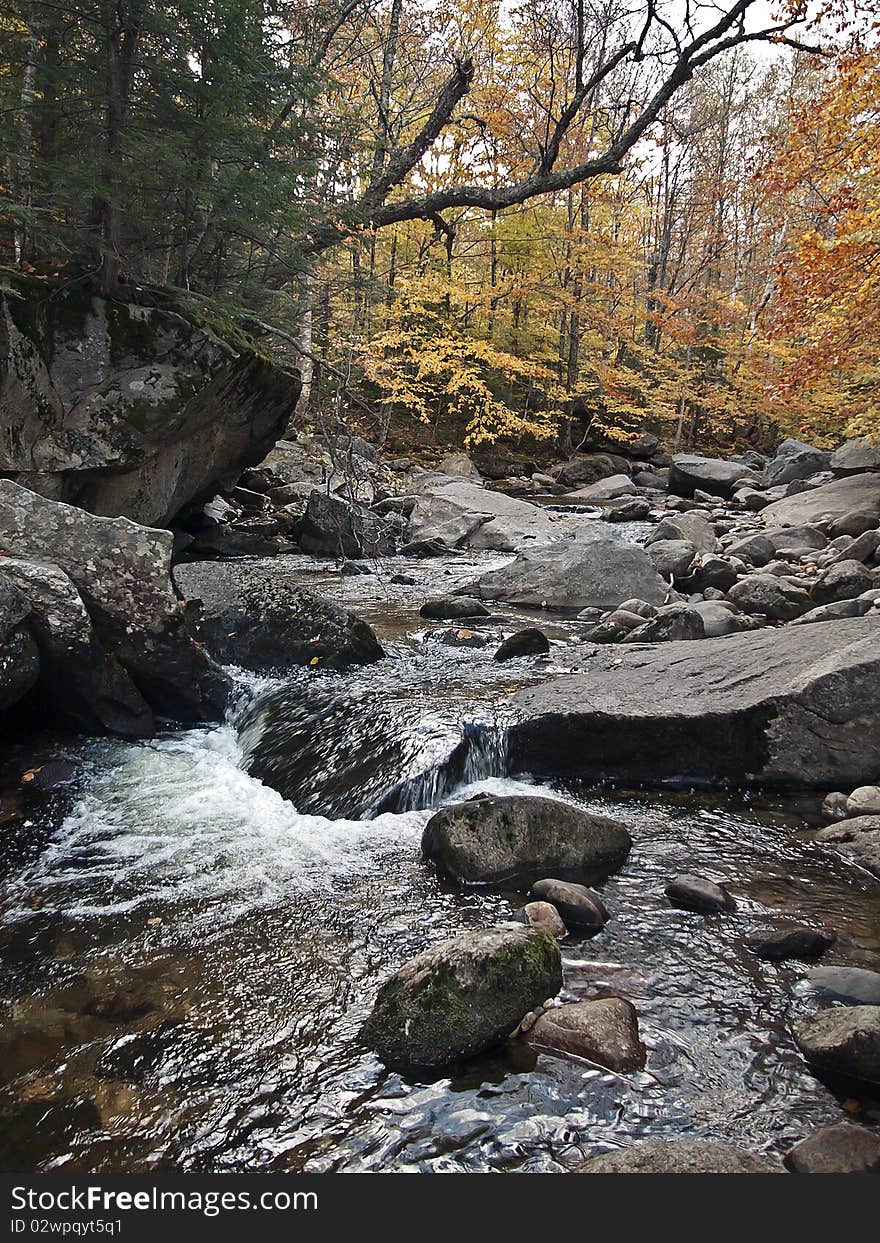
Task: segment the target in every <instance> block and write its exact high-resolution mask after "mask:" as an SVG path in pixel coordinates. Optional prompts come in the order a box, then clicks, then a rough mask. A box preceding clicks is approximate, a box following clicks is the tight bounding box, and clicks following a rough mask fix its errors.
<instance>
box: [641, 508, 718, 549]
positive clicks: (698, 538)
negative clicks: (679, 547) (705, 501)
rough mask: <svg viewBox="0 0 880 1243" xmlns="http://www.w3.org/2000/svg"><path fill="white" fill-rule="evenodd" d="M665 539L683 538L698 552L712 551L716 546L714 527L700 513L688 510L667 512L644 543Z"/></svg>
mask: <svg viewBox="0 0 880 1243" xmlns="http://www.w3.org/2000/svg"><path fill="white" fill-rule="evenodd" d="M665 540H685V541H687V543H689V544H693V546H694V548H696V550H697V552H699V553H712V552H714V551H715V550H716V548H717V547H718V540H717V538H716V535H715V529H714V527H713V526H712V524H711V522H709V521H708V519H706V518H705V517H704V516H703V515H702V514H698V513H695V512H693V511H690V512H689V513H683V514H667V515H666V517H665V518H663V519H662V520H661V521H660V522H658V524H657V526H656V527H655V528H654V530H653V531H652V532H651V534H650V535H649V536H648V538H647V540H645V543H646V544H648V545H650V544H656V543H659V542H661V541H665Z"/></svg>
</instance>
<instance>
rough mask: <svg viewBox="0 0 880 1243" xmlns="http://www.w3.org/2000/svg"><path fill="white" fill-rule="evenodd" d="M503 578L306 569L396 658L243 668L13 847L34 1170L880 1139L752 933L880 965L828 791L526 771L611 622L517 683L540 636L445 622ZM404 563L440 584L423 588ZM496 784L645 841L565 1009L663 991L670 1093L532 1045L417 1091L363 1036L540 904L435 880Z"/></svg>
mask: <svg viewBox="0 0 880 1243" xmlns="http://www.w3.org/2000/svg"><path fill="white" fill-rule="evenodd" d="M630 534H631V535H634V536H635V535H638V534H639V532H638V531H632V532H631V533H630ZM502 560H504V558H499V557H491V556H488V555H482V556H478V555H473V556H471V555H467V556H461V557H458V558H450V559H448V560H440V561H430V562H421V563H411V564H409V565H404V564H401V563H400V562H394V563H393V564H391V563H387V564H385V565H379V566H377V567H375V568H376V570H377V571H378V572H377V573H375V574H372V575H369V576H367V575H365V576H362V577H361V576H359V577H340V576H339V575H338V574H337V573H336V572H335V571H333V570H332V569H328V568H327V567H326V565H325V566H324V567H323V568H322V567H321V565H320V563H316V562H310V561H307V560H305V559H298V558H289V559H284V560H283V561H282V560H279V561H277V562H276V563H275V565H276V567H277V569H278V572H279V573H285V574H290V575H292V576H293V577H294V578H295V579H296V580H297V581H302V582H307V583H309V584H310V585H313V586H315V587H316V588H318V589H319V590H325V591H327V593H328V594H330V595H331V596H332V597H333V598H335V599H337V600H339V601H340V602H342V603H346V604H349V605H350V606H351V607H353V608H355V609H356V610H357V611H359V612H360V613H361V614H362V615H363V616H365V617H366V618H367V620H369V621H370V622H371V623H372V624H373V625H374V626H375V628H376V629H377V631H378V632H379V633H380V636H381V638H382V641H383V644H384V645H385V647H386V650H387V652H388V656H387V658H386V660H384V661H382V662H380V663H379V664H376V665H373V666H369V667H365V668H361V669H355V670H351V671H349V672H347V673H344V674H330V673H316V672H315V671H311V670H297V671H294V672H293V673H292V674H290V675H288V676H285V677H278V678H255V677H253V676H252V675H250V676H248V675H244V674H241V673H239V675H238V685H239V692H238V697H237V702H236V705H235V708H234V709H233V711H232V712H231V714H230V718H229V720H228V721H227V722H226V723H225V724H223V725H222V726H219V727H216V728H210V729H208V728H206V729H193V730H188V731H185V732H173V733H170V732H169V733H167V734H166V735H164V736H162V737H159V738H157V739H155V740H153V741H150V742H145V743H137V744H127V743H119V742H112V741H106V740H105V741H100V742H93V743H89V744H85V745H81V746H80V748H79V756H78V758H79V759H80V760H81V761H82V768H81V770H80V775H79V778H78V780H77V783H76V785H75V787H74V788H73V789H72V790H70V791H66V792H64V791H62V792H61V793H58V794H53V795H51V796H46V797H44V798H43V799H42V800H40V799H37V798H34V799H32V800H30V801H29V802H28V804H27V807H26V809H25V814H26V815H27V820H26V821H24V822H23V821H22V820H21V819H16V818H15V817H14V816H13V817H12V818H11V819H8V820H7V822H6V823H5V825H3V826H2V830H0V831H2V834H3V836H2V838H0V860H2V881H3V885H2V927H0V944H2V950H3V962H2V979H3V985H4V987H3V996H4V998H6V999H7V1000H6V1003H5V1004H4V1006H3V1010H2V1015H0V1076H2V1080H3V1083H2V1098H0V1158H2V1168H5V1169H20V1170H33V1169H66V1170H69V1171H74V1170H75V1171H109V1170H118V1171H134V1170H150V1169H182V1170H206V1171H207V1170H211V1171H224V1170H229V1171H241V1170H267V1171H270V1170H271V1171H299V1170H308V1171H325V1170H342V1171H359V1170H395V1171H401V1170H430V1171H446V1170H473V1171H480V1170H519V1171H563V1170H566V1169H569V1168H571V1167H573V1166H574V1165H576V1164H577V1163H578V1162H579V1161H580V1160H581V1159H583V1157H584V1156H585V1155H586V1154H588V1153H591V1152H595V1151H599V1150H602V1149H606V1148H610V1147H615V1146H620V1145H623V1144H627V1143H630V1142H632V1141H633V1140H635V1139H638V1138H642V1137H645V1136H660V1135H662V1136H675V1135H680V1134H683V1133H690V1134H697V1135H704V1136H716V1137H719V1138H725V1139H734V1140H739V1141H741V1142H742V1143H743V1144H744V1145H746V1146H748V1147H751V1148H754V1149H769V1150H771V1151H783V1150H785V1149H786V1148H787V1147H789V1146H790V1145H791V1143H792V1142H794V1141H795V1140H797V1139H798V1138H800V1137H801V1136H802V1135H804V1134H805V1133H806V1132H807V1131H808V1130H809V1129H810V1128H811V1127H813V1126H815V1125H819V1124H824V1123H829V1122H835V1121H840V1120H841V1119H843V1118H845V1117H847V1116H853V1117H857V1118H860V1119H861V1120H862V1121H867V1122H869V1123H875V1124H876V1122H877V1120H878V1117H880V1109H878V1101H877V1099H876V1098H871V1097H869V1096H864V1095H857V1096H855V1097H853V1098H851V1099H846V1098H845V1097H844V1095H843V1093H842V1092H841V1090H840V1089H839V1088H838V1089H835V1088H832V1087H829V1086H826V1085H824V1084H823V1083H821V1082H820V1081H818V1080H817V1079H815V1078H814V1077H813V1076H812V1075H811V1074H810V1073H809V1072H808V1071H807V1069H806V1067H805V1066H804V1063H803V1061H802V1059H801V1058H800V1056H799V1054H798V1053H797V1050H796V1048H795V1046H794V1044H793V1042H792V1039H791V1035H790V1026H791V1022H792V1019H793V1018H794V1017H796V1016H797V1015H798V1014H800V1013H804V1012H806V1011H807V1010H809V1009H811V1008H813V1006H814V1004H815V1002H814V1000H813V999H811V998H810V997H809V995H808V994H807V992H806V990H805V987H804V984H803V977H804V975H805V970H806V968H805V967H804V966H803V964H796V963H790V964H783V965H781V966H774V965H772V964H769V963H765V962H762V961H759V960H758V959H756V958H755V957H754V956H753V955H751V954H750V953H749V951H748V950H747V949H746V948H745V946H744V939H745V937H746V936H747V935H748V934H749V933H751V932H754V931H757V930H770V929H772V928H774V927H776V926H779V925H780V924H781V923H783V922H785V921H787V920H791V919H795V920H799V921H806V922H809V923H813V924H817V925H822V926H825V927H829V928H833V929H835V930H836V932H837V934H838V937H839V940H838V943H837V944H836V945H835V946H834V948H833V949H832V951H830V953H829V954H828V955H827V961H829V962H842V963H851V964H854V965H864V966H874V967H875V968H876V967H877V965H878V948H880V885H878V883H877V882H876V881H875V880H873V879H872V878H871V877H869V876H867V875H866V874H865V873H862V872H860V871H859V870H858V869H856V868H854V867H853V866H851V865H849V864H847V863H846V862H844V861H842V860H840V859H838V858H836V857H835V856H834V855H832V854H829V853H827V852H824V851H822V850H821V849H820V848H819V847H818V846H816V845H814V844H813V843H812V842H811V841H810V840H809V833H807V832H805V829H806V827H807V824H808V821H809V817H810V816H811V815H812V816H813V817H814V818H815V812H816V810H817V808H816V802H817V800H815V799H811V800H809V801H808V803H807V804H805V806H803V807H801V806H798V805H796V804H793V803H788V804H783V803H781V802H779V801H778V800H777V801H775V802H772V803H766V802H765V803H759V802H758V801H757V800H755V799H750V798H748V797H745V798H743V797H738V798H737V799H736V800H732V799H722V798H719V797H716V798H711V797H709V796H707V795H701V796H685V795H681V794H679V795H673V794H671V793H667V794H663V795H647V794H626V793H624V792H618V793H616V794H615V795H613V796H611V795H608V794H607V793H603V794H598V793H597V792H596V791H591V790H590V789H586V788H576V787H572V786H568V787H561V786H560V787H557V788H555V789H552V790H551V789H548V788H547V787H543V786H538V785H536V784H534V783H532V782H530V781H529V778H528V775H527V774H518V775H516V776H513V777H512V776H509V775H505V774H506V767H505V759H504V747H503V738H504V735H503V725H504V722H505V720H506V719H508V716H509V712H510V709H509V707H508V699H509V696H510V694H511V692H513V691H514V690H516V689H518V688H519V687H521V686H522V685H524V684H526V683H527V682H529V681H532V680H537V679H540V678H543V677H546V676H547V674H548V672H550V671H553V670H555V669H563V668H566V667H569V666H570V664H571V660H572V656H571V652H570V650H569V649H570V644H571V642H572V639H574V638H577V636H578V633H579V632H580V630H581V629H582V627H581V626H579V624H578V623H572V622H561V621H552V622H548V619H546V618H545V619H544V622H543V624H544V628H545V630H546V631H547V633H548V634H549V636H550V637H551V639H552V640H553V650H552V652H551V654H550V655H549V656H548V657H542V658H525V659H522V660H517V661H513V662H511V663H509V664H497V663H496V662H494V661H493V660H492V652H493V651H494V649H495V646H496V642H497V640H498V639H500V637H501V635H502V634H508V633H510V632H511V630H512V629H514V628H516V626H517V625H520V624H522V623H523V622H524V621H525V620H526V619H525V618H523V617H522V616H520V617H517V616H516V615H514V614H511V613H505V614H503V615H502V616H500V617H498V618H493V619H491V620H490V621H489V622H488V623H486V624H485V625H481V626H480V627H479V629H480V631H481V632H483V633H485V634H486V635H488V636H490V639H491V641H490V642H489V644H488V645H487V646H486V647H483V648H479V649H472V648H467V649H459V648H454V647H450V646H447V645H446V644H445V643H443V642H442V639H441V637H440V635H439V633H438V632H442V630H443V629H444V626H443V625H442V624H441V623H426V622H424V621H423V620H422V619H420V618H419V616H418V612H417V610H418V606H419V603H420V602H421V600H423V599H424V598H425V596H426V595H432V594H437V593H438V592H440V591H445V590H450V589H452V588H453V587H455V586H457V585H459V584H460V583H463V582H467V581H469V580H470V579H471V578H472V577H473V576H474V574H475V573H476V572H478V571H479V570H480V569H483V568H486V567H487V566H490V565H494V564H498V563H500V562H501V561H502ZM401 570H407V571H408V572H410V573H411V574H412V576H413V577H414V578H416V579H417V580H418V581H417V583H416V585H414V586H406V585H396V584H392V583H391V582H390V575H391V574H392V573H397V572H400V571H401ZM462 740H464V741H462ZM450 755H452V756H453V757H454V759H453V762H452V763H451V764H446V765H444V763H443V761H445V760H447V759H448V757H449V756H450ZM257 773H259V776H257V775H256V774H257ZM477 790H490V791H498V792H502V791H503V792H518V791H520V792H531V793H534V792H542V793H545V794H548V795H551V796H552V797H558V798H563V799H567V800H569V801H572V802H575V803H577V804H579V805H582V806H584V807H587V808H590V809H594V810H600V811H604V812H610V813H611V814H613V815H615V816H617V817H618V818H619V819H621V820H623V821H625V822H626V824H627V825H628V826H629V827H630V831H631V833H632V836H633V838H634V842H635V846H634V849H633V852H632V856H631V858H630V860H629V861H628V863H627V864H626V866H625V867H624V868H623V869H622V870H621V872H620V873H619V874H618V875H617V876H615V877H612V878H611V879H610V880H609V881H608V882H606V884H605V885H604V886H602V892H603V897H604V899H605V901H606V903H607V905H608V906H609V908H610V910H611V912H612V919H611V922H610V923H609V924H608V926H607V928H606V929H605V931H604V932H603V933H602V934H601V935H600V936H598V937H596V938H595V939H593V940H583V939H580V938H578V937H569V938H568V939H567V940H566V941H564V942H563V945H562V948H563V956H564V964H565V994H564V995H565V997H567V998H570V999H582V998H587V997H591V996H596V995H602V994H603V993H609V992H612V993H613V992H619V993H620V994H622V995H624V996H626V997H629V998H630V999H631V1000H632V1001H633V1002H634V1004H635V1005H636V1007H637V1009H638V1011H639V1013H640V1016H641V1027H642V1036H643V1039H644V1040H645V1042H646V1044H647V1045H648V1047H649V1059H648V1066H647V1069H646V1071H645V1072H644V1073H641V1074H634V1075H627V1076H618V1075H614V1074H611V1073H609V1072H605V1071H602V1070H600V1069H597V1068H595V1067H593V1066H590V1065H587V1064H584V1063H581V1062H577V1061H575V1060H573V1059H565V1058H556V1057H550V1056H546V1055H542V1056H541V1057H540V1058H538V1059H537V1060H535V1059H534V1058H530V1057H529V1056H527V1055H525V1054H523V1053H522V1052H521V1051H517V1050H515V1049H511V1050H503V1051H500V1052H498V1053H497V1054H495V1055H492V1056H490V1057H487V1058H483V1059H480V1060H478V1061H474V1062H472V1063H469V1064H466V1065H462V1066H460V1067H457V1068H455V1069H454V1071H453V1072H451V1073H449V1074H446V1075H443V1076H438V1077H436V1078H434V1079H430V1080H422V1081H411V1080H407V1079H405V1078H403V1077H401V1076H400V1075H399V1074H396V1073H389V1072H387V1071H385V1070H384V1069H383V1068H382V1066H381V1065H380V1064H379V1062H378V1061H377V1059H376V1058H375V1057H374V1056H373V1055H372V1054H371V1053H370V1052H369V1051H368V1050H366V1049H364V1048H362V1047H361V1046H360V1044H359V1043H358V1040H357V1033H358V1029H359V1026H360V1024H361V1023H362V1021H363V1019H364V1018H365V1016H366V1014H367V1013H368V1011H369V1008H370V1004H371V1002H372V999H373V997H374V995H375V992H376V989H377V987H378V985H379V984H380V983H381V981H382V980H383V979H385V978H386V977H387V976H388V975H389V974H390V973H391V972H392V971H393V970H394V969H395V968H396V967H397V966H398V965H399V964H400V963H401V962H402V961H403V960H404V959H406V958H408V957H410V956H411V955H413V954H414V953H416V952H418V951H419V950H421V949H423V948H424V947H425V946H427V945H429V944H431V943H432V942H434V941H437V940H439V939H441V938H443V937H444V936H448V935H451V934H454V933H457V932H459V931H461V930H463V929H466V928H470V927H478V926H480V925H481V924H485V923H487V922H491V921H495V920H498V919H505V918H509V917H510V915H511V913H512V912H513V911H514V910H515V908H516V907H517V906H519V905H521V904H522V902H523V901H524V896H523V895H522V894H517V893H508V892H488V891H483V890H478V889H474V890H470V891H467V892H465V893H463V894H462V893H457V892H454V891H453V890H452V889H451V888H450V887H448V886H447V885H444V884H443V883H442V882H440V881H439V880H438V878H437V877H436V875H435V874H434V873H433V872H432V871H431V870H430V869H429V868H428V867H426V866H425V865H424V864H423V863H422V862H421V861H420V858H419V842H420V837H421V833H422V830H423V827H424V825H425V823H426V822H427V820H428V819H429V817H430V814H431V807H432V806H436V805H438V804H439V803H441V802H443V801H450V800H452V799H456V798H460V797H462V796H463V795H464V796H467V795H468V794H471V793H474V792H476V791H477ZM285 793H287V794H288V795H290V796H291V798H292V799H294V800H295V802H294V801H290V800H289V799H288V798H285ZM383 806H387V807H390V808H393V809H392V810H381V808H382V807H383ZM682 870H688V871H697V872H700V873H701V874H704V875H707V876H709V877H712V878H716V879H724V880H726V881H727V882H728V883H729V884H730V887H731V889H732V890H733V892H734V894H735V895H736V897H737V899H738V902H739V907H738V911H737V913H736V914H735V915H733V916H730V917H724V918H714V919H706V918H702V917H700V916H696V915H692V914H688V913H686V912H681V911H676V910H674V909H673V908H671V907H670V906H669V904H668V902H667V901H666V899H665V897H664V894H663V886H664V882H665V880H666V879H667V878H668V877H669V876H670V875H672V874H674V873H676V872H679V871H682Z"/></svg>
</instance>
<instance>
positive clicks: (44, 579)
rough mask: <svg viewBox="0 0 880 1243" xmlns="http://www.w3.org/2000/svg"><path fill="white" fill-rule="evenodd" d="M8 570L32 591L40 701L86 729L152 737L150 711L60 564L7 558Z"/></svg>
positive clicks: (49, 712) (52, 713)
mask: <svg viewBox="0 0 880 1243" xmlns="http://www.w3.org/2000/svg"><path fill="white" fill-rule="evenodd" d="M0 564H2V567H3V575H4V577H5V578H7V579H8V580H10V581H11V582H14V583H15V584H16V586H17V587H18V588H19V589H20V590H21V591H22V592H24V593H25V594H26V595H27V598H28V600H29V601H30V605H31V612H30V617H29V619H28V623H29V626H30V629H31V633H32V634H33V636H34V638H35V640H36V642H37V644H38V647H39V651H40V681H39V684H38V687H37V689H36V695H35V705H36V706H38V707H39V710H40V714H41V715H42V716H44V717H45V718H46V719H47V720H52V721H55V720H57V719H58V718H59V717H61V718H66V719H67V721H68V722H69V723H70V724H72V725H73V726H75V727H76V728H78V729H81V730H83V731H84V732H86V733H107V732H109V733H114V734H121V735H123V736H125V737H133V738H138V737H145V736H149V735H150V734H151V733H152V731H153V727H154V721H153V714H152V712H151V711H150V708H149V707H148V705H147V703H146V701H145V700H144V698H143V696H142V695H141V693H140V692H139V691H138V689H137V687H136V686H135V685H134V682H133V681H132V679H131V677H130V676H129V675H128V674H127V673H126V671H125V669H123V667H122V665H121V664H120V663H119V661H118V660H117V659H116V658H115V657H114V656H111V655H109V654H108V653H107V652H105V651H104V648H103V647H102V646H101V642H100V640H99V638H98V635H97V632H96V630H95V626H94V624H93V622H92V619H91V617H90V616H89V612H88V609H87V608H86V606H85V604H84V603H83V600H82V597H81V596H80V594H79V592H78V591H77V589H76V587H75V586H74V584H73V582H72V580H71V579H70V578H69V577H68V575H67V574H65V572H64V571H63V570H62V569H61V568H60V567H59V566H57V565H52V564H51V563H49V562H45V561H23V560H21V559H20V558H18V557H4V558H3V560H2V563H0Z"/></svg>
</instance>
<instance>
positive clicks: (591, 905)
mask: <svg viewBox="0 0 880 1243" xmlns="http://www.w3.org/2000/svg"><path fill="white" fill-rule="evenodd" d="M529 897H530V898H534V899H536V900H537V901H540V902H551V903H552V904H553V906H555V907H556V909H557V911H558V912H559V914H560V916H561V917H562V919H563V921H564V922H565V926H566V927H567V928H576V929H577V930H578V931H580V932H586V933H588V934H589V935H590V936H593V935H595V934H596V933H597V932H601V931H602V929H603V928H604V927H605V925H606V924H607V923H608V920H609V919H610V918H611V917H610V915H609V914H608V909H607V907H606V906H605V903H604V902H603V901H602V899H601V898H600V897H599V895H598V894H597V893H595V892H594V891H593V890H592V889H587V888H586V886H585V885H576V884H573V883H572V882H571V881H564V880H550V879H545V880H539V881H536V882H535V884H534V885H532V887H531V889H530V890H529Z"/></svg>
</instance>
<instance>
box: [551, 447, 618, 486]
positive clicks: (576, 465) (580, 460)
mask: <svg viewBox="0 0 880 1243" xmlns="http://www.w3.org/2000/svg"><path fill="white" fill-rule="evenodd" d="M619 471H620V465H619V462H618V460H616V459H615V458H613V457H612V456H610V455H609V454H607V453H585V454H582V455H578V456H577V457H573V458H571V459H570V461H568V462H560V463H559V464H558V465H556V466H551V467H550V475H551V478H553V479H555V480H556V482H557V483H558V484H560V485H561V486H562V487H563V488H583V487H585V486H587V485H588V484H591V483H597V482H598V481H599V480H600V479H609V478H610V477H611V476H612V475H616V474H618V473H619Z"/></svg>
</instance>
